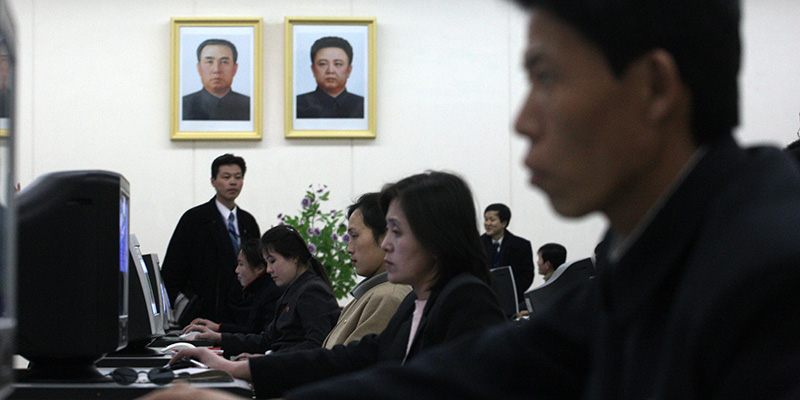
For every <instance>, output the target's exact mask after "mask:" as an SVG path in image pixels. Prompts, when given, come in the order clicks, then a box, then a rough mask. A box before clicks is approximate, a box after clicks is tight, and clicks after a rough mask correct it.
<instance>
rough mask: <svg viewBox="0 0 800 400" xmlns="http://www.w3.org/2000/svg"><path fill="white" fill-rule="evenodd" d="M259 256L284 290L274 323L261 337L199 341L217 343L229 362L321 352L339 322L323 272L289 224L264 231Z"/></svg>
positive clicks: (207, 335)
mask: <svg viewBox="0 0 800 400" xmlns="http://www.w3.org/2000/svg"><path fill="white" fill-rule="evenodd" d="M261 251H262V255H263V256H264V259H265V260H266V261H267V273H269V274H270V276H272V279H273V280H274V281H275V284H276V285H278V286H279V287H285V288H286V291H285V292H284V293H283V295H282V296H281V297H280V299H278V302H277V306H276V309H275V310H276V311H275V312H276V315H275V318H274V319H273V320H272V322H271V323H270V324H269V325H268V326H267V327H266V329H265V330H264V331H263V332H261V333H259V334H242V333H217V332H205V333H201V334H200V335H198V336H197V338H199V339H208V340H212V341H215V342H219V343H220V344H221V348H222V350H223V351H224V354H225V356H226V357H231V356H236V355H239V354H242V353H252V354H259V353H260V354H264V353H265V352H267V351H270V352H281V351H288V350H298V349H313V348H318V347H320V346H321V345H322V341H323V340H324V339H325V337H326V336H327V335H328V333H329V332H330V330H331V328H333V326H334V324H336V320H337V318H338V317H339V304H338V303H337V302H336V297H334V295H333V291H332V290H331V285H330V281H329V280H328V275H327V274H326V273H325V268H324V267H323V266H322V264H320V262H319V261H317V259H315V258H314V256H313V255H311V252H310V251H309V250H308V246H307V245H306V242H305V241H304V240H303V238H302V237H301V236H300V234H299V233H297V230H296V229H294V228H293V227H292V226H289V225H278V226H276V227H274V228H272V229H270V230H268V231H267V232H265V233H264V236H262V237H261Z"/></svg>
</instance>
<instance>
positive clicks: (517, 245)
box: [481, 229, 533, 303]
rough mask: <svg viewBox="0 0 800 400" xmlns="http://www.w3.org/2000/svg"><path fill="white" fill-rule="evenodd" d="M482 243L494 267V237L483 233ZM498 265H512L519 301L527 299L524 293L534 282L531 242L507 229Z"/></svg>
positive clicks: (490, 265) (491, 266)
mask: <svg viewBox="0 0 800 400" xmlns="http://www.w3.org/2000/svg"><path fill="white" fill-rule="evenodd" d="M481 243H483V249H484V250H485V251H486V256H487V258H488V259H489V268H490V269H491V268H494V267H495V265H494V264H493V263H492V261H493V260H494V248H492V238H491V237H489V235H487V234H485V233H484V234H483V235H481ZM497 264H498V265H497V266H498V267H505V266H506V265H508V266H511V271H513V272H514V282H515V284H516V286H517V302H518V303H522V302H524V301H525V298H524V295H525V291H526V290H528V287H530V286H531V283H533V250H532V249H531V242H529V241H528V240H527V239H524V238H521V237H519V236H516V235H514V234H513V233H511V232H509V231H508V229H506V233H505V234H504V235H503V243H502V244H501V245H500V258H499V260H498V263H497Z"/></svg>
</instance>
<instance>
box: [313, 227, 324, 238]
mask: <svg viewBox="0 0 800 400" xmlns="http://www.w3.org/2000/svg"><path fill="white" fill-rule="evenodd" d="M321 234H322V230H320V229H319V228H314V235H316V236H319V235H321Z"/></svg>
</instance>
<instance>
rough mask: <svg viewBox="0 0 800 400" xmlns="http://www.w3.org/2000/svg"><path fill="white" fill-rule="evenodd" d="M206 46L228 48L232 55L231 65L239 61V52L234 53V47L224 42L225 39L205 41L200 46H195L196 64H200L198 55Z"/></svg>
mask: <svg viewBox="0 0 800 400" xmlns="http://www.w3.org/2000/svg"><path fill="white" fill-rule="evenodd" d="M206 46H228V48H229V49H231V53H233V63H234V64H236V62H237V61H238V60H239V52H238V51H236V46H234V45H233V43H231V42H229V41H227V40H225V39H206V40H205V41H203V43H200V46H197V62H200V53H202V52H203V48H204V47H206Z"/></svg>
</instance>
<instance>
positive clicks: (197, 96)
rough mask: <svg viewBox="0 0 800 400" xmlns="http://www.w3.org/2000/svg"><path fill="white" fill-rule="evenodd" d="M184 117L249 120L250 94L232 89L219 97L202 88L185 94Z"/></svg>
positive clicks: (192, 118) (188, 118) (193, 118)
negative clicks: (246, 94)
mask: <svg viewBox="0 0 800 400" xmlns="http://www.w3.org/2000/svg"><path fill="white" fill-rule="evenodd" d="M183 119H184V120H185V121H191V120H195V121H196V120H215V121H247V120H249V119H250V96H245V95H243V94H241V93H236V92H234V91H233V90H231V91H230V92H228V94H226V95H225V96H222V98H219V97H217V96H214V95H213V94H211V93H208V92H207V91H206V90H205V89H201V90H199V91H197V92H194V93H192V94H187V95H186V96H183Z"/></svg>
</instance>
